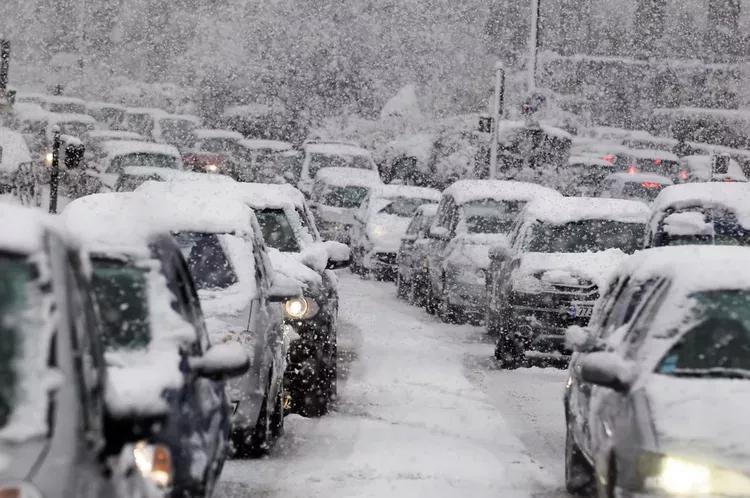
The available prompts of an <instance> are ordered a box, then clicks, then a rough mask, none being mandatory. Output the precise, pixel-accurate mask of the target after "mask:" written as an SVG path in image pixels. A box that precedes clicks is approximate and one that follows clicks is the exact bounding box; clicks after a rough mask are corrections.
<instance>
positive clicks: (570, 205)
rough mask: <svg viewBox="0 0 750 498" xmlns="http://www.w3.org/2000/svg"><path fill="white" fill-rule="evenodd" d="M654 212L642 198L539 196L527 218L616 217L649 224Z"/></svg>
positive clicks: (554, 220) (561, 221)
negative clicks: (634, 199)
mask: <svg viewBox="0 0 750 498" xmlns="http://www.w3.org/2000/svg"><path fill="white" fill-rule="evenodd" d="M650 214H651V211H650V210H649V208H648V206H646V205H645V204H643V203H642V202H639V201H629V200H625V199H603V198H599V197H562V198H557V199H539V200H535V201H532V202H530V203H529V204H528V205H527V206H526V212H525V215H524V216H525V219H535V220H539V221H541V222H544V223H551V224H554V225H562V224H565V223H571V222H575V221H581V220H613V221H618V222H622V223H644V224H645V223H646V222H648V218H649V216H650Z"/></svg>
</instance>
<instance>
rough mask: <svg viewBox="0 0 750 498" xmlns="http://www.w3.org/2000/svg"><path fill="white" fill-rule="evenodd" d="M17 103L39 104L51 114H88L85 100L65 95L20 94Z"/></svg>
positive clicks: (17, 95) (17, 96)
mask: <svg viewBox="0 0 750 498" xmlns="http://www.w3.org/2000/svg"><path fill="white" fill-rule="evenodd" d="M16 102H20V103H31V104H37V105H39V106H41V107H42V108H43V109H44V110H46V111H49V112H59V113H62V114H86V103H85V102H84V101H83V100H81V99H79V98H75V97H67V96H64V95H45V94H43V93H24V92H19V93H17V94H16Z"/></svg>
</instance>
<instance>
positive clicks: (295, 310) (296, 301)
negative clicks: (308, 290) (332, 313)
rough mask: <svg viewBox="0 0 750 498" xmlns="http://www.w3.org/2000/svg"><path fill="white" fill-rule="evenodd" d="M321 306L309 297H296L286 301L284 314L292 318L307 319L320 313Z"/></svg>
mask: <svg viewBox="0 0 750 498" xmlns="http://www.w3.org/2000/svg"><path fill="white" fill-rule="evenodd" d="M318 311H320V307H319V306H318V303H317V302H316V301H315V300H314V299H310V298H309V297H295V298H292V299H288V300H287V301H286V302H285V303H284V314H285V315H286V316H287V317H288V318H291V319H292V320H306V319H308V318H312V317H314V316H315V315H317V314H318Z"/></svg>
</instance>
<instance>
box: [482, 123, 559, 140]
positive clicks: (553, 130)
mask: <svg viewBox="0 0 750 498" xmlns="http://www.w3.org/2000/svg"><path fill="white" fill-rule="evenodd" d="M525 128H529V126H528V125H527V124H526V122H525V121H511V120H501V121H500V123H499V126H498V127H497V139H498V141H499V142H500V143H505V139H506V138H509V137H510V136H512V135H511V134H512V133H513V132H514V131H516V130H519V129H525ZM538 128H539V129H541V130H542V131H543V132H544V133H546V134H547V135H549V136H552V137H556V138H561V139H565V140H572V139H573V135H571V134H570V133H568V132H567V131H565V130H563V129H562V128H557V127H555V126H550V125H546V124H539V126H538Z"/></svg>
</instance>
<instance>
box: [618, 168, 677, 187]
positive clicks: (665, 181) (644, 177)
mask: <svg viewBox="0 0 750 498" xmlns="http://www.w3.org/2000/svg"><path fill="white" fill-rule="evenodd" d="M606 180H618V181H620V182H622V183H643V182H650V183H658V184H660V185H672V184H673V183H674V182H673V181H672V180H671V179H670V178H667V177H666V176H662V175H657V174H656V173H625V172H622V171H621V172H619V173H612V174H611V175H609V176H607V178H606V179H605V181H606Z"/></svg>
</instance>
